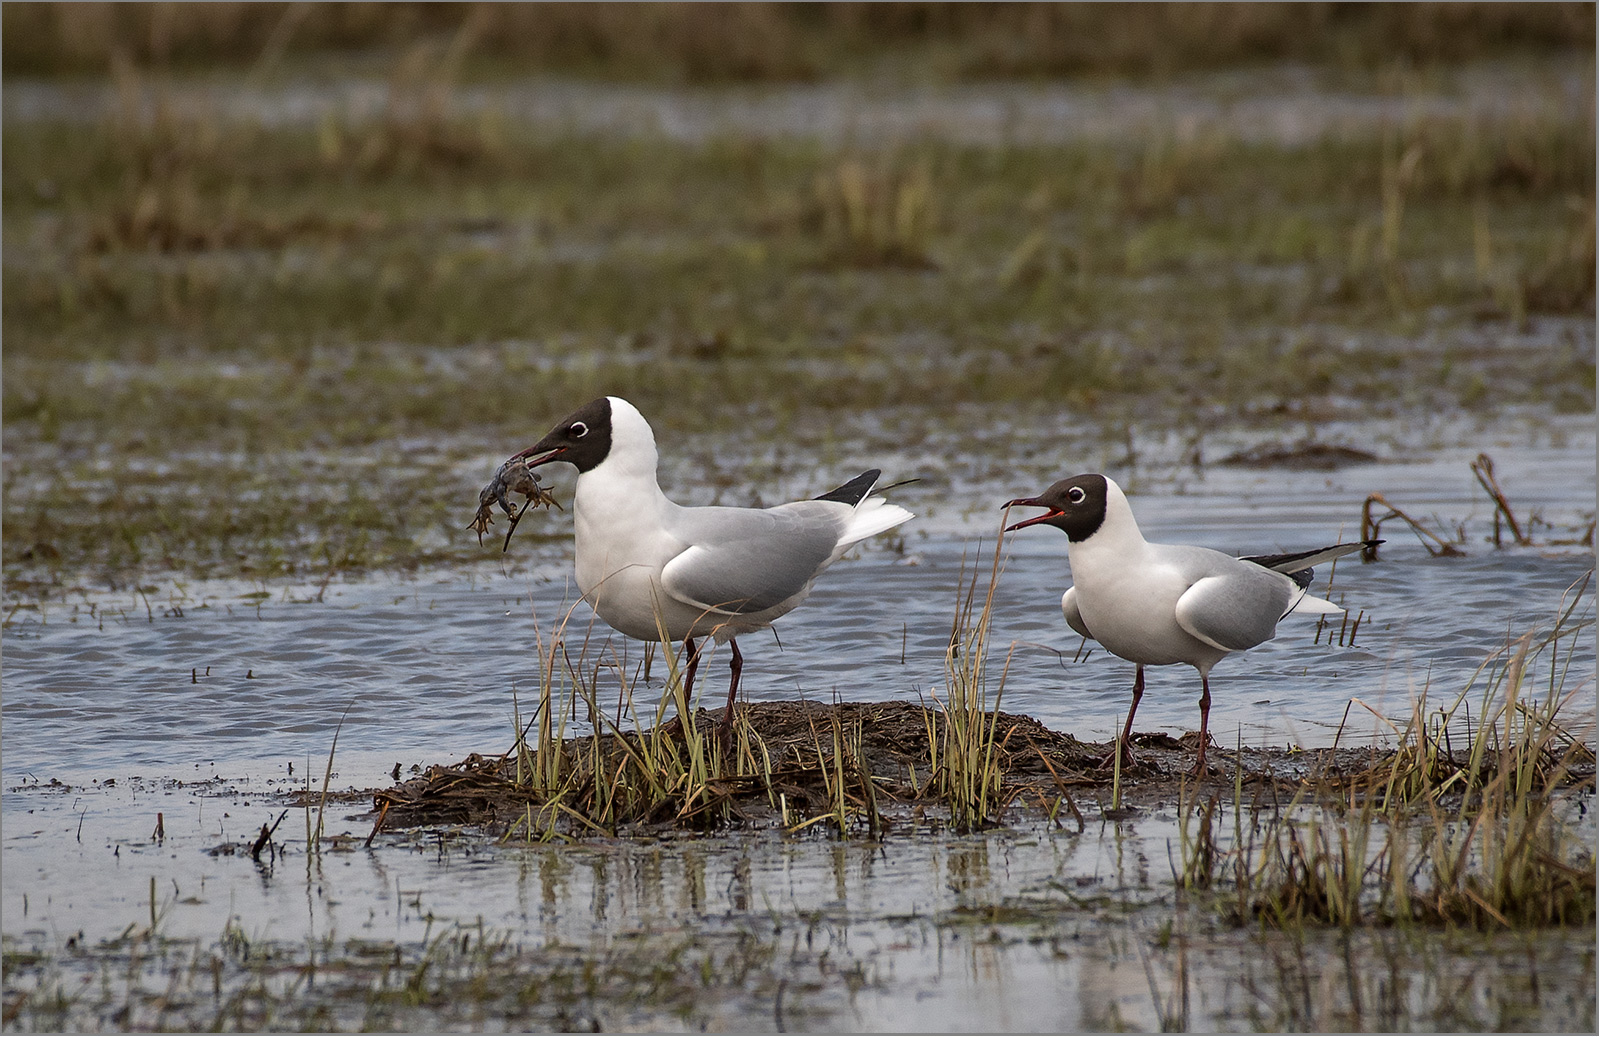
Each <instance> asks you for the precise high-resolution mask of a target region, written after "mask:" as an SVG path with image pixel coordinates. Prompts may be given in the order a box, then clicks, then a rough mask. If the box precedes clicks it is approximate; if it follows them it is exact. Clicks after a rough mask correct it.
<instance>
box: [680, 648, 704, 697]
mask: <svg viewBox="0 0 1600 1037" xmlns="http://www.w3.org/2000/svg"><path fill="white" fill-rule="evenodd" d="M683 651H684V654H686V655H687V656H688V657H689V662H688V665H687V666H685V667H684V671H683V701H685V702H691V703H692V702H693V701H694V671H695V670H696V669H697V668H699V666H700V653H699V652H697V651H695V647H694V638H692V637H686V638H684V639H683Z"/></svg>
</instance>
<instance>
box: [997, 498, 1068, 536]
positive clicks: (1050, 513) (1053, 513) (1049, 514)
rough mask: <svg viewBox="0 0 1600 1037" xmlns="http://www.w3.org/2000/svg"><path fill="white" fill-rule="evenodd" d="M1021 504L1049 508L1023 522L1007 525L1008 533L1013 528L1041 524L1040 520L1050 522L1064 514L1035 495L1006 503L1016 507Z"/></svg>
mask: <svg viewBox="0 0 1600 1037" xmlns="http://www.w3.org/2000/svg"><path fill="white" fill-rule="evenodd" d="M1019 505H1020V506H1022V507H1028V508H1045V509H1047V510H1046V511H1045V513H1044V514H1043V515H1035V516H1034V517H1033V518H1031V519H1023V520H1022V521H1021V522H1017V523H1015V524H1013V525H1009V526H1007V527H1006V530H1005V531H1006V532H1007V533H1010V532H1011V531H1013V530H1017V529H1021V528H1022V527H1024V526H1033V525H1037V524H1039V523H1040V522H1048V521H1049V520H1051V519H1053V518H1056V517H1057V516H1059V515H1062V514H1064V512H1061V511H1059V510H1057V509H1056V508H1053V507H1051V506H1050V505H1048V504H1046V503H1045V502H1044V501H1041V500H1039V499H1037V498H1035V497H1018V498H1017V499H1016V500H1008V501H1006V503H1005V506H1006V507H1007V508H1015V507H1018V506H1019Z"/></svg>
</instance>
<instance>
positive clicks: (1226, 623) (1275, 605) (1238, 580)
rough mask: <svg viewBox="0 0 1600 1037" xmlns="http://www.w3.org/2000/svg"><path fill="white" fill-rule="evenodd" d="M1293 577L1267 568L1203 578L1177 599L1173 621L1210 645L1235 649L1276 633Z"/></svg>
mask: <svg viewBox="0 0 1600 1037" xmlns="http://www.w3.org/2000/svg"><path fill="white" fill-rule="evenodd" d="M1296 593H1298V588H1296V587H1295V585H1294V583H1293V581H1291V580H1290V579H1289V578H1288V577H1287V576H1284V575H1283V574H1281V573H1275V572H1272V571H1271V570H1270V569H1260V568H1256V569H1253V570H1246V571H1244V572H1237V573H1234V572H1230V573H1226V574H1221V575H1216V576H1207V577H1205V578H1203V579H1200V580H1196V581H1195V582H1194V584H1193V585H1191V586H1190V587H1189V589H1188V590H1186V591H1184V592H1183V594H1182V596H1180V597H1179V598H1178V605H1177V619H1178V625H1179V626H1181V627H1183V629H1185V630H1187V631H1188V632H1189V633H1191V634H1193V635H1194V636H1195V637H1198V638H1199V639H1200V640H1202V641H1204V642H1205V643H1206V644H1209V645H1211V646H1212V647H1214V648H1220V649H1222V650H1223V651H1225V652H1239V651H1243V650H1244V649H1246V648H1254V647H1255V646H1256V645H1258V644H1260V643H1261V642H1263V641H1267V640H1270V639H1271V638H1272V635H1273V634H1275V633H1277V630H1278V620H1280V619H1282V618H1283V614H1284V612H1285V611H1286V610H1287V609H1288V607H1289V603H1290V599H1291V598H1292V597H1293V596H1294V595H1295V594H1296Z"/></svg>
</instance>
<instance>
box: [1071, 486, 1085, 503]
mask: <svg viewBox="0 0 1600 1037" xmlns="http://www.w3.org/2000/svg"><path fill="white" fill-rule="evenodd" d="M1083 497H1084V493H1083V490H1082V489H1081V488H1080V487H1077V486H1074V487H1073V488H1072V489H1070V490H1068V491H1067V500H1069V501H1071V502H1072V503H1074V504H1082V503H1083Z"/></svg>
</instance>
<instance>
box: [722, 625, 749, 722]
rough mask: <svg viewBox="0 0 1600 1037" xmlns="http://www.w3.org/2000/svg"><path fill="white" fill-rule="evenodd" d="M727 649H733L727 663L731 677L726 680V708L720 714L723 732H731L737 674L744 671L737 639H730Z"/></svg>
mask: <svg viewBox="0 0 1600 1037" xmlns="http://www.w3.org/2000/svg"><path fill="white" fill-rule="evenodd" d="M728 647H729V648H732V649H733V658H732V659H731V660H729V662H728V669H729V671H730V673H731V674H732V676H731V677H730V679H729V680H728V708H727V709H725V710H723V712H722V726H723V729H724V730H727V731H731V730H733V700H734V697H735V696H736V695H738V694H739V674H740V672H741V671H743V670H744V656H742V655H740V654H739V639H738V638H736V637H735V638H732V639H730V640H729V641H728Z"/></svg>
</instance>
